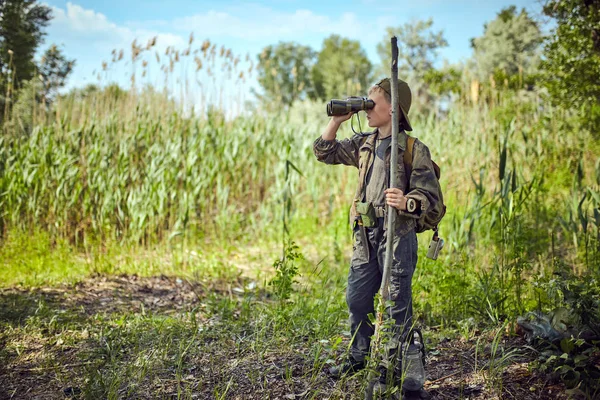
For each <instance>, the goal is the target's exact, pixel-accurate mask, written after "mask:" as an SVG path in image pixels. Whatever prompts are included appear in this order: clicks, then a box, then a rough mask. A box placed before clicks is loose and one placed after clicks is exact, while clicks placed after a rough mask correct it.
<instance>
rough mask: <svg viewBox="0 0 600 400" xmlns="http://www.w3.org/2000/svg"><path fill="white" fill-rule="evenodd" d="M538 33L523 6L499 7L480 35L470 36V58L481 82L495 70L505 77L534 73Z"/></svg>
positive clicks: (540, 37) (536, 26) (535, 24)
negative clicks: (518, 11)
mask: <svg viewBox="0 0 600 400" xmlns="http://www.w3.org/2000/svg"><path fill="white" fill-rule="evenodd" d="M542 40H543V38H542V33H541V31H540V28H539V27H538V24H537V22H536V21H535V20H533V19H532V18H531V17H530V16H529V14H528V13H527V11H526V10H525V9H522V10H521V12H520V13H519V14H517V8H516V7H515V6H510V7H507V8H504V9H502V10H501V11H500V12H499V13H498V16H497V17H496V19H495V20H493V21H491V22H490V23H488V24H485V25H484V33H483V35H482V36H480V37H477V38H474V39H472V41H471V46H472V47H473V58H474V61H475V63H476V68H477V73H478V75H479V78H480V79H481V80H482V81H485V80H487V79H489V77H490V75H494V74H495V73H496V72H497V71H503V73H505V74H506V75H507V76H514V75H521V76H522V75H523V74H526V75H530V74H533V73H535V72H536V70H537V68H538V64H539V59H540V44H541V43H542Z"/></svg>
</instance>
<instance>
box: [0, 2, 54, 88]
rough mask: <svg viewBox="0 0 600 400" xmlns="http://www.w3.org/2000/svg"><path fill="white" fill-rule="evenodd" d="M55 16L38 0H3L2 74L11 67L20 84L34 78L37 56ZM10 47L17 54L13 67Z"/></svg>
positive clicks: (0, 18) (0, 19)
mask: <svg viewBox="0 0 600 400" xmlns="http://www.w3.org/2000/svg"><path fill="white" fill-rule="evenodd" d="M51 18H52V12H51V10H50V8H49V7H48V6H46V5H42V4H38V2H37V1H35V0H4V1H0V74H6V72H7V71H8V69H9V68H10V69H11V70H12V73H13V74H14V78H15V81H16V82H17V83H20V82H21V81H24V80H30V79H31V78H32V77H33V75H34V72H35V63H34V61H33V56H34V54H35V51H36V50H37V48H38V46H39V45H40V43H42V40H43V37H44V35H45V32H44V31H43V28H45V27H46V26H47V25H48V23H49V21H50V19H51ZM9 50H11V51H12V53H13V54H12V65H10V66H9V62H10V58H11V57H10V55H9Z"/></svg>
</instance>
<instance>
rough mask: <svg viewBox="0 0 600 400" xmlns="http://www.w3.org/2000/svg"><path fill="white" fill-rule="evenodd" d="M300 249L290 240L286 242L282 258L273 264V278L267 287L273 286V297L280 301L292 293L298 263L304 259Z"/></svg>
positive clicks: (297, 271) (286, 298)
mask: <svg viewBox="0 0 600 400" xmlns="http://www.w3.org/2000/svg"><path fill="white" fill-rule="evenodd" d="M299 250H300V248H299V247H298V246H297V245H296V244H295V243H294V242H293V241H291V240H289V241H287V243H286V246H285V249H284V254H283V257H282V258H280V259H279V260H277V261H275V262H274V263H273V268H275V277H274V278H273V279H271V281H270V282H269V285H271V286H273V289H274V292H275V295H276V296H277V297H278V298H279V299H280V300H281V301H285V300H288V299H289V298H290V296H291V294H292V292H293V285H294V283H296V277H297V276H298V275H299V270H298V261H299V260H302V259H303V258H304V257H303V256H302V254H301V253H300V251H299Z"/></svg>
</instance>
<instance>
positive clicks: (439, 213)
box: [403, 136, 446, 233]
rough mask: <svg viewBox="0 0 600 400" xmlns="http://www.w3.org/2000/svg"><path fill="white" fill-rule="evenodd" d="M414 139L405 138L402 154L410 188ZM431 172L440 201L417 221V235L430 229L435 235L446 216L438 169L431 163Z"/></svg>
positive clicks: (410, 137)
mask: <svg viewBox="0 0 600 400" xmlns="http://www.w3.org/2000/svg"><path fill="white" fill-rule="evenodd" d="M415 140H416V139H415V138H414V137H412V136H408V137H407V141H406V151H405V152H404V157H403V161H404V165H405V166H406V168H405V170H406V178H407V181H408V185H409V187H410V174H411V172H412V161H413V149H414V147H415ZM431 162H432V163H433V170H434V171H435V178H436V183H437V191H438V196H439V199H440V201H438V202H437V204H436V205H435V207H433V208H432V209H431V210H429V211H427V213H425V214H423V215H422V216H421V218H419V219H418V220H417V226H416V228H415V231H416V232H417V233H421V232H425V231H426V230H429V229H432V230H433V231H435V232H436V233H437V231H438V225H439V223H440V221H441V220H442V218H444V215H445V214H446V205H445V204H444V197H443V196H442V188H441V186H440V167H439V166H438V165H437V164H436V163H435V162H434V161H433V160H431Z"/></svg>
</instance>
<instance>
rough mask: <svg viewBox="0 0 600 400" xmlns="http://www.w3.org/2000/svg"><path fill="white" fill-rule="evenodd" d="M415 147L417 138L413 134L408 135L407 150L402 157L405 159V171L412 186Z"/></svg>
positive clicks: (407, 180) (408, 182)
mask: <svg viewBox="0 0 600 400" xmlns="http://www.w3.org/2000/svg"><path fill="white" fill-rule="evenodd" d="M414 147H415V138H414V137H412V136H407V137H406V150H404V155H403V156H402V159H403V161H404V166H405V168H404V173H405V174H406V183H407V184H408V186H409V187H410V174H411V173H412V161H413V149H414Z"/></svg>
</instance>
